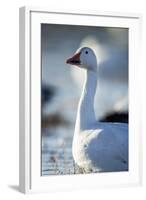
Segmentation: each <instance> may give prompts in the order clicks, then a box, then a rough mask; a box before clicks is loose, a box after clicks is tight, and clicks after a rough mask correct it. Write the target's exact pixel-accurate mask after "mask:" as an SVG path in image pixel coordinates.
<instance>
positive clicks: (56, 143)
mask: <svg viewBox="0 0 146 200" xmlns="http://www.w3.org/2000/svg"><path fill="white" fill-rule="evenodd" d="M82 46H88V47H91V48H92V49H94V50H95V51H96V55H97V60H98V66H99V69H98V74H99V75H98V77H99V78H98V87H97V92H96V97H95V111H96V116H97V121H107V122H125V123H128V29H126V28H110V27H91V26H86V27H84V26H71V25H53V24H42V25H41V57H42V62H41V64H42V85H41V93H42V95H41V101H42V104H41V107H42V122H41V124H42V143H41V145H42V146H41V149H42V158H41V169H42V170H41V174H42V175H51V174H74V173H78V170H77V169H76V167H75V165H74V163H73V158H72V152H71V148H72V137H73V133H74V126H75V120H76V113H77V105H78V101H79V98H80V94H81V91H82V85H83V81H84V80H83V78H84V74H83V73H84V71H83V70H82V69H79V68H77V67H74V66H69V65H66V59H67V58H69V57H70V56H72V55H73V54H74V53H75V51H76V50H77V49H78V48H79V47H82Z"/></svg>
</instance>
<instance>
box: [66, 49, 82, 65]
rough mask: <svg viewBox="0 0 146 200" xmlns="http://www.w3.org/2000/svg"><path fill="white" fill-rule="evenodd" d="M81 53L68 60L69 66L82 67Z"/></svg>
mask: <svg viewBox="0 0 146 200" xmlns="http://www.w3.org/2000/svg"><path fill="white" fill-rule="evenodd" d="M80 54H81V53H80V52H79V53H76V54H75V55H73V57H71V58H69V59H67V60H66V63H67V64H71V65H80Z"/></svg>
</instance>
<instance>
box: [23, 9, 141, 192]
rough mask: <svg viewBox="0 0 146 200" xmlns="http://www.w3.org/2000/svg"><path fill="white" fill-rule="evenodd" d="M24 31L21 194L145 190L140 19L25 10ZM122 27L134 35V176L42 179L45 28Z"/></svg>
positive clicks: (131, 129)
mask: <svg viewBox="0 0 146 200" xmlns="http://www.w3.org/2000/svg"><path fill="white" fill-rule="evenodd" d="M19 19H20V20H19V27H20V28H19V31H20V34H19V35H20V38H19V41H20V63H19V66H20V76H19V77H20V79H19V80H20V135H19V152H20V154H19V155H20V156H19V169H20V173H19V189H20V191H21V192H23V193H34V192H49V191H68V190H72V189H97V188H100V187H119V186H120V187H125V186H135V185H140V183H141V180H142V165H141V162H142V136H141V132H140V109H139V98H138V96H139V89H140V88H139V84H138V79H139V78H138V74H139V70H140V50H139V49H140V43H141V19H142V16H141V15H140V14H133V13H132V14H131V13H114V12H99V11H63V10H62V11H60V10H59V11H57V10H50V9H47V8H34V7H22V8H20V16H19ZM42 23H46V24H60V25H64V24H65V25H84V26H101V27H122V28H128V30H129V171H128V172H116V173H112V172H111V173H97V174H86V175H83V174H77V175H65V176H61V175H60V176H56V175H53V176H47V177H46V176H45V177H43V176H41V173H40V168H41V165H40V159H41V156H40V153H41V145H40V143H41V134H40V132H41V124H40V123H41V98H40V97H41V91H40V83H41V58H40V57H41V40H40V27H41V26H40V24H42Z"/></svg>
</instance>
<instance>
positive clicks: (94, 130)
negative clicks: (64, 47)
mask: <svg viewBox="0 0 146 200" xmlns="http://www.w3.org/2000/svg"><path fill="white" fill-rule="evenodd" d="M66 63H67V64H71V65H76V66H78V67H80V68H83V69H85V70H86V77H85V82H84V86H83V91H82V94H81V98H80V101H79V104H78V111H77V117H76V124H75V131H74V137H73V145H72V153H73V158H74V161H75V164H76V165H77V166H78V167H79V168H80V169H81V170H82V172H85V173H89V172H116V171H127V170H128V125H127V124H124V123H104V122H97V120H96V117H95V112H94V96H95V93H96V86H97V78H98V64H97V59H96V55H95V52H94V51H93V50H92V49H91V48H88V47H83V48H80V49H78V50H77V52H76V53H75V55H73V56H72V57H71V58H69V59H67V61H66ZM107 98H110V97H107Z"/></svg>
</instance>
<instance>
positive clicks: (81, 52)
mask: <svg viewBox="0 0 146 200" xmlns="http://www.w3.org/2000/svg"><path fill="white" fill-rule="evenodd" d="M66 63H67V64H71V65H76V66H78V67H80V68H83V69H86V70H92V71H97V59H96V55H95V53H94V51H93V50H92V49H91V48H89V47H83V48H80V49H78V50H77V51H76V53H75V54H74V55H73V56H72V57H71V58H69V59H67V61H66Z"/></svg>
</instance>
